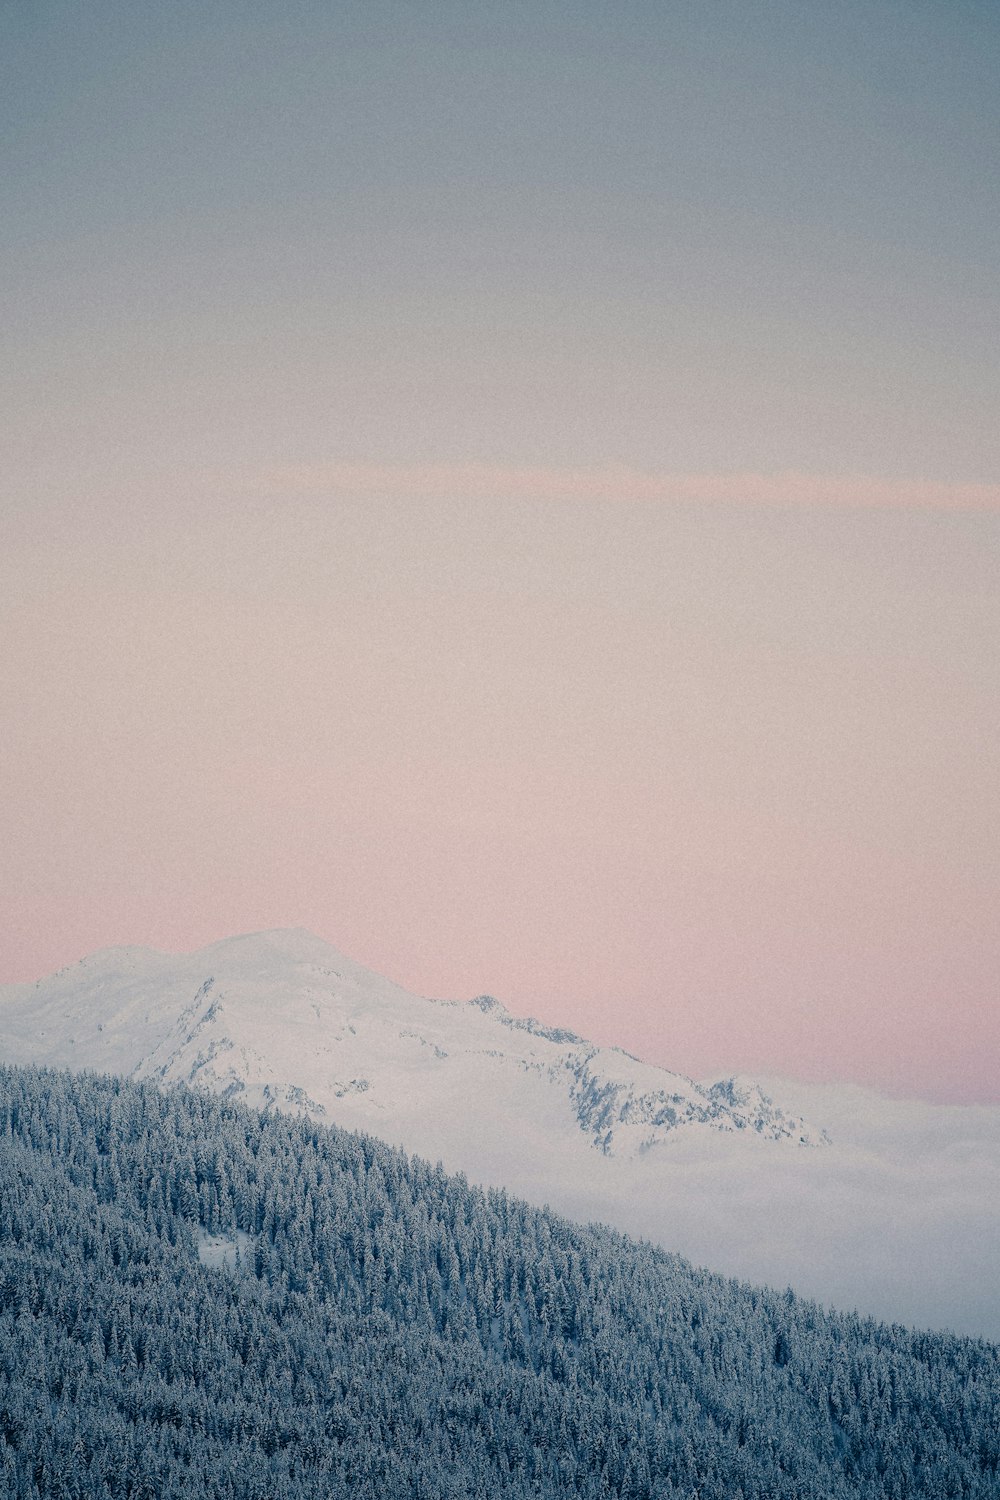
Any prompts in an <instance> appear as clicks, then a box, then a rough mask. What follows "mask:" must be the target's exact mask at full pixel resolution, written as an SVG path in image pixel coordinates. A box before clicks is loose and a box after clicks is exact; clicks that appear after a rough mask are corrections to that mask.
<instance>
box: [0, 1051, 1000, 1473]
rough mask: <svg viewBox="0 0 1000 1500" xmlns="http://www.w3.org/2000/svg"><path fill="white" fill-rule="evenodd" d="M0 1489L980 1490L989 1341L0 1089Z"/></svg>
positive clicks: (304, 1149) (257, 1118)
mask: <svg viewBox="0 0 1000 1500" xmlns="http://www.w3.org/2000/svg"><path fill="white" fill-rule="evenodd" d="M237 1231H240V1233H239V1234H237ZM207 1235H208V1236H219V1237H221V1240H220V1241H217V1243H223V1244H227V1243H231V1244H232V1245H233V1246H234V1247H235V1246H239V1249H240V1254H239V1256H238V1258H235V1257H230V1258H231V1259H234V1258H235V1264H219V1265H216V1266H213V1265H208V1264H203V1256H200V1254H199V1248H200V1247H201V1249H202V1251H204V1245H205V1243H206V1236H207ZM0 1494H2V1495H3V1496H5V1497H6V1496H11V1497H17V1500H20V1497H26V1500H35V1497H58V1500H82V1497H91V1496H94V1497H102V1500H103V1497H113V1500H172V1497H175V1496H176V1497H180V1496H184V1497H185V1500H203V1497H204V1500H215V1497H219V1500H293V1497H294V1500H300V1497H301V1500H306V1497H308V1500H340V1497H348V1496H350V1497H352V1500H375V1497H383V1496H391V1497H397V1496H398V1497H400V1500H403V1497H414V1500H417V1497H420V1500H446V1497H455V1500H457V1497H462V1500H476V1497H490V1500H496V1497H500V1496H502V1497H504V1500H521V1497H527V1496H543V1497H549V1496H552V1497H557V1496H560V1497H561V1496H585V1497H597V1496H603V1497H607V1496H620V1497H623V1500H624V1497H628V1500H694V1497H698V1500H758V1497H759V1500H792V1497H797V1500H825V1497H829V1500H840V1497H848V1496H851V1497H858V1500H877V1497H883V1496H885V1497H894V1500H896V1497H898V1500H903V1497H908V1496H927V1497H935V1500H937V1497H953V1496H954V1497H959V1496H963V1497H964V1496H970V1497H971V1496H982V1497H987V1496H989V1497H995V1496H997V1495H998V1494H1000V1350H998V1349H997V1348H996V1347H995V1346H993V1345H990V1344H987V1343H983V1342H979V1341H976V1340H970V1339H959V1338H954V1337H951V1336H948V1335H941V1334H928V1333H920V1332H913V1331H911V1330H908V1329H905V1328H901V1327H889V1326H885V1325H882V1324H878V1323H875V1322H873V1321H871V1320H868V1319H861V1318H858V1317H854V1316H847V1315H842V1314H829V1313H827V1312H824V1311H823V1310H822V1309H820V1308H819V1307H817V1306H815V1305H813V1304H811V1303H807V1302H803V1301H801V1300H799V1299H797V1298H795V1297H794V1296H793V1295H792V1294H791V1293H786V1294H779V1293H776V1292H772V1291H763V1290H760V1289H755V1288H752V1287H749V1286H745V1285H742V1284H739V1283H736V1282H733V1281H728V1280H725V1279H723V1278H721V1277H719V1276H715V1275H711V1274H709V1273H707V1272H704V1271H699V1270H696V1269H694V1268H692V1267H691V1266H690V1265H688V1264H686V1263H685V1262H683V1261H681V1260H680V1259H678V1258H677V1257H675V1256H672V1255H669V1254H667V1253H665V1252H663V1251H661V1250H658V1249H653V1248H651V1247H650V1246H648V1245H644V1244H636V1243H633V1242H631V1241H629V1240H628V1239H626V1238H625V1237H623V1236H622V1235H619V1234H617V1233H612V1232H611V1231H608V1230H604V1229H600V1228H594V1227H586V1228H585V1227H580V1226H578V1225H574V1224H570V1223H567V1222H565V1221H564V1220H562V1219H559V1218H557V1217H556V1216H554V1215H551V1214H549V1213H545V1212H541V1211H538V1210H536V1209H533V1208H530V1207H528V1206H527V1205H525V1204H524V1203H521V1202H519V1201H516V1200H514V1199H511V1198H509V1197H507V1196H506V1195H504V1194H503V1193H492V1192H490V1193H486V1192H482V1191H480V1190H479V1189H476V1188H474V1187H470V1186H469V1184H468V1183H467V1182H466V1181H465V1180H464V1179H463V1178H461V1177H450V1176H448V1175H446V1174H445V1172H444V1171H443V1170H442V1169H441V1168H434V1167H430V1166H428V1165H427V1164H425V1163H423V1162H420V1161H416V1160H411V1159H410V1158H408V1157H407V1156H405V1155H404V1154H403V1153H401V1152H398V1151H394V1150H391V1149H390V1148H389V1147H387V1146H385V1145H382V1144H380V1143H379V1142H377V1141H374V1140H371V1139H368V1138H365V1137H359V1136H356V1135H351V1134H348V1133H346V1132H343V1131H340V1130H336V1129H330V1128H326V1127H319V1126H316V1125H314V1124H312V1123H310V1122H308V1121H306V1120H300V1119H293V1118H289V1117H286V1116H281V1115H261V1114H258V1113H254V1112H252V1111H248V1110H246V1109H243V1108H241V1107H238V1106H234V1105H232V1104H229V1103H227V1102H224V1101H220V1100H219V1099H216V1098H212V1097H207V1096H203V1095H200V1094H194V1093H190V1092H183V1091H179V1090H175V1091H171V1092H160V1091H158V1090H156V1089H155V1088H152V1087H146V1086H139V1085H135V1084H132V1083H128V1082H126V1081H124V1080H122V1079H109V1078H103V1077H94V1076H87V1075H68V1074H62V1073H49V1072H44V1071H38V1070H26V1069H25V1070H22V1069H0Z"/></svg>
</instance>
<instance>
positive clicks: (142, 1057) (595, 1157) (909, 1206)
mask: <svg viewBox="0 0 1000 1500" xmlns="http://www.w3.org/2000/svg"><path fill="white" fill-rule="evenodd" d="M0 1058H2V1059H3V1060H6V1061H11V1062H20V1063H27V1062H38V1063H47V1064H50V1065H52V1066H56V1067H68V1068H74V1069H82V1068H92V1069H99V1070H101V1071H107V1072H119V1073H124V1074H133V1075H135V1076H137V1077H140V1078H149V1079H153V1080H155V1081H157V1082H162V1083H166V1084H169V1083H187V1084H192V1085H194V1086H196V1087H204V1088H209V1089H213V1090H216V1091H218V1092H221V1093H224V1094H229V1095H231V1096H232V1097H235V1098H239V1099H241V1100H243V1101H245V1102H247V1103H249V1104H253V1105H260V1106H263V1107H276V1108H281V1109H286V1110H288V1109H291V1110H296V1109H299V1110H306V1111H308V1112H309V1113H310V1114H312V1115H313V1116H314V1117H316V1118H317V1119H320V1120H323V1121H328V1122H331V1123H336V1124H339V1125H344V1126H347V1127H348V1128H353V1129H362V1130H366V1131H369V1132H371V1133H372V1134H374V1135H377V1136H380V1137H381V1138H382V1139H384V1140H386V1141H388V1142H390V1143H391V1144H394V1145H402V1146H404V1147H405V1148H406V1149H407V1150H409V1151H411V1152H414V1153H417V1154H419V1155H421V1156H424V1157H429V1158H430V1159H431V1160H438V1159H440V1160H442V1161H443V1162H444V1164H445V1166H446V1167H448V1168H449V1169H450V1170H453V1171H464V1172H465V1173H466V1174H467V1175H468V1176H469V1177H470V1178H471V1179H472V1180H474V1181H479V1182H483V1183H486V1184H488V1185H493V1186H504V1187H507V1188H508V1189H510V1190H511V1191H513V1192H517V1193H519V1194H522V1195H523V1196H525V1197H527V1198H528V1199H530V1200H531V1201H534V1202H537V1203H549V1204H550V1205H551V1206H552V1207H554V1208H556V1209H558V1210H559V1211H561V1212H563V1213H566V1214H569V1215H570V1216H572V1217H576V1218H582V1219H598V1220H602V1221H603V1222H605V1223H610V1224H614V1225H616V1226H618V1227H619V1228H622V1229H626V1230H628V1231H629V1232H631V1233H634V1234H639V1235H643V1236H645V1237H647V1238H649V1239H652V1240H654V1241H657V1242H659V1243H661V1244H663V1245H665V1246H667V1247H668V1248H670V1249H674V1250H677V1251H680V1252H681V1253H682V1254H684V1255H687V1256H689V1257H690V1258H692V1259H694V1260H695V1261H698V1262H700V1263H702V1264H705V1265H708V1266H711V1267H712V1268H713V1269H716V1270H719V1271H724V1272H727V1273H729V1274H733V1275H737V1276H742V1277H744V1278H746V1279H749V1280H755V1281H765V1282H768V1283H770V1284H771V1285H777V1286H779V1287H784V1286H786V1285H792V1286H794V1287H795V1289H796V1290H797V1291H800V1292H802V1293H804V1294H806V1295H810V1296H814V1297H817V1298H818V1299H820V1300H822V1301H824V1302H828V1303H832V1304H833V1305H835V1306H840V1307H844V1308H847V1309H851V1308H854V1307H858V1308H860V1309H861V1310H862V1311H867V1312H872V1313H874V1314H876V1315H878V1316H882V1317H888V1318H895V1319H898V1320H899V1321H902V1322H908V1323H913V1324H922V1325H934V1326H942V1327H953V1328H955V1329H957V1330H958V1331H961V1332H968V1333H980V1334H986V1335H987V1336H990V1337H1000V1289H998V1284H997V1256H996V1245H997V1244H998V1243H1000V1109H995V1108H994V1109H981V1110H972V1109H963V1108H958V1107H953V1108H943V1107H941V1106H934V1105H928V1104H924V1103H921V1102H917V1101H908V1102H906V1103H900V1102H895V1101H887V1100H880V1099H879V1098H878V1096H876V1095H871V1094H868V1093H866V1092H865V1091H863V1090H858V1089H855V1088H850V1087H848V1088H843V1087H834V1086H826V1087H818V1086H811V1085H801V1084H793V1083H791V1082H789V1081H786V1080H779V1081H777V1082H775V1083H774V1084H773V1085H772V1084H768V1083H767V1082H765V1083H764V1084H763V1086H762V1084H761V1082H759V1081H757V1082H754V1081H752V1080H747V1079H742V1078H730V1079H722V1080H720V1081H719V1082H716V1083H713V1084H698V1083H694V1082H692V1081H691V1080H690V1079H688V1078H684V1077H683V1076H681V1075H680V1074H676V1073H671V1072H668V1071H666V1070H664V1069H661V1068H657V1067H654V1066H652V1065H651V1064H647V1063H643V1062H640V1061H638V1060H637V1059H635V1058H632V1057H630V1056H628V1054H626V1053H624V1052H621V1051H617V1050H615V1049H612V1048H599V1047H595V1046H593V1045H592V1044H590V1043H588V1042H586V1041H583V1040H582V1039H581V1038H579V1037H577V1036H575V1035H573V1034H572V1033H571V1032H568V1031H565V1030H554V1029H551V1028H547V1027H544V1026H542V1025H539V1024H538V1023H537V1022H534V1021H528V1020H521V1019H519V1018H516V1017H514V1016H512V1015H510V1014H509V1013H508V1012H507V1011H506V1010H505V1009H504V1008H503V1006H502V1005H500V1004H499V1003H498V1002H497V1001H496V1000H493V999H491V998H489V997H486V996H483V997H480V998H479V999H478V1000H475V1001H470V1002H457V1001H435V1000H424V999H420V998H418V997H417V996H414V995H411V994H408V993H407V992H406V991H405V990H403V989H401V988H400V987H399V986H398V985H395V984H392V983H391V982H390V981H388V980H386V979H382V978H380V977H379V976H377V975H375V974H372V973H371V972H369V971H368V970H366V969H364V968H362V967H361V966H360V965H358V964H355V963H353V962H351V960H349V959H347V958H344V957H343V956H342V955H340V954H339V953H337V951H336V950H335V949H333V948H331V947H329V946H328V945H327V944H326V943H323V942H321V941H320V940H319V939H318V938H315V937H312V936H311V935H310V934H308V933H305V932H300V931H293V932H269V933H261V934H258V935H256V936H251V937H240V938H232V939H228V940H227V941H225V942H221V943H216V944H213V945H212V946H211V947H209V948H206V949H204V950H202V951H201V952H198V953H192V954H184V955H168V954H162V953H153V952H150V951H149V950H145V949H138V948H123V949H113V950H109V951H107V952H103V953H97V954H94V955H92V956H91V957H90V958H88V959H85V960H83V961H82V962H81V963H79V964H76V965H74V966H72V967H71V968H68V969H64V970H62V971H61V972H60V973H58V974H55V975H52V976H51V977H50V978H48V979H44V980H41V981H39V982H38V983H37V984H25V985H14V986H10V987H8V988H6V989H3V990H0ZM806 1121H809V1122H810V1123H808V1124H807V1123H806ZM827 1129H828V1130H829V1132H830V1134H829V1137H827V1135H826V1133H825V1132H826V1130H827ZM831 1142H832V1143H831Z"/></svg>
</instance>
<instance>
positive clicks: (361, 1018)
mask: <svg viewBox="0 0 1000 1500" xmlns="http://www.w3.org/2000/svg"><path fill="white" fill-rule="evenodd" d="M0 993H2V992H0ZM0 1049H2V1053H3V1055H4V1056H5V1057H7V1058H8V1059H10V1060H11V1061H18V1062H29V1061H30V1062H46V1063H50V1064H53V1065H55V1066H59V1067H69V1068H77V1069H79V1068H93V1069H99V1070H101V1071H105V1072H117V1073H125V1074H129V1075H132V1076H134V1077H137V1078H151V1079H155V1080H156V1081H158V1082H161V1083H184V1084H189V1085H191V1086H193V1087H196V1088H209V1089H212V1090H213V1091H215V1092H217V1093H222V1094H226V1095H239V1096H240V1097H241V1098H242V1099H243V1100H244V1101H245V1102H247V1103H250V1104H253V1105H257V1106H260V1107H265V1108H266V1107H269V1106H276V1107H278V1108H281V1109H284V1110H302V1111H305V1112H308V1113H309V1114H311V1115H313V1116H315V1117H316V1118H318V1119H326V1120H333V1121H335V1122H337V1123H338V1124H344V1125H349V1126H351V1127H356V1128H361V1129H366V1130H370V1131H373V1132H375V1133H377V1134H379V1135H382V1136H389V1137H393V1138H398V1139H399V1140H402V1141H404V1143H405V1144H407V1145H408V1146H410V1147H411V1149H416V1148H415V1147H414V1142H420V1143H421V1147H420V1148H421V1149H422V1147H423V1145H425V1144H429V1143H432V1144H433V1145H434V1146H435V1147H436V1148H437V1149H440V1150H441V1151H443V1152H444V1153H445V1154H448V1155H450V1154H451V1149H452V1145H453V1140H454V1138H455V1137H457V1138H459V1139H466V1138H468V1136H469V1134H470V1132H471V1133H473V1134H477V1133H479V1132H480V1131H482V1129H483V1128H484V1126H485V1127H486V1129H487V1130H488V1131H489V1132H490V1133H491V1134H492V1133H496V1134H502V1135H503V1137H504V1138H505V1139H506V1140H508V1141H509V1142H511V1143H513V1142H514V1141H516V1140H520V1141H521V1142H522V1144H523V1145H524V1146H525V1147H526V1148H530V1147H532V1146H533V1145H534V1144H535V1136H536V1133H537V1125H538V1122H540V1121H543V1122H544V1140H545V1142H546V1144H547V1145H548V1146H549V1147H551V1145H552V1144H553V1140H554V1139H556V1138H560V1139H563V1140H564V1141H568V1142H569V1143H571V1144H576V1145H577V1146H578V1147H580V1148H583V1147H585V1148H586V1149H587V1151H588V1152H593V1151H597V1152H600V1153H601V1154H603V1155H605V1156H617V1157H622V1156H624V1157H629V1158H631V1157H636V1156H642V1155H644V1154H646V1153H648V1152H650V1151H653V1150H655V1149H659V1148H661V1147H663V1146H665V1145H666V1144H668V1143H669V1142H670V1141H671V1139H672V1138H673V1137H675V1136H676V1135H677V1133H678V1132H687V1131H690V1130H691V1129H693V1128H694V1129H701V1130H704V1129H707V1130H712V1131H732V1132H735V1131H752V1132H755V1133H756V1134H757V1135H758V1136H760V1137H761V1138H763V1139H766V1140H771V1141H791V1142H794V1143H796V1144H798V1145H801V1146H815V1145H820V1144H823V1143H825V1136H824V1134H823V1132H822V1131H819V1130H817V1129H815V1128H814V1127H812V1126H810V1125H808V1124H806V1122H805V1121H804V1120H803V1119H801V1118H799V1117H798V1116H793V1115H791V1114H789V1113H787V1112H786V1111H785V1110H783V1109H781V1108H780V1106H778V1105H777V1104H775V1103H774V1102H773V1101H772V1100H771V1099H769V1098H768V1097H767V1095H766V1094H765V1093H764V1092H763V1090H761V1089H760V1088H759V1087H756V1086H754V1085H752V1084H749V1085H748V1084H738V1083H737V1081H736V1080H735V1079H725V1080H722V1081H720V1082H717V1083H715V1084H713V1085H711V1086H710V1087H709V1086H703V1085H701V1084H698V1083H694V1082H693V1081H692V1080H691V1079H689V1078H685V1077H683V1076H682V1075H680V1074H679V1073H671V1072H667V1071H665V1070H664V1069H663V1068H657V1067H653V1066H652V1065H650V1064H648V1063H643V1062H640V1061H639V1060H638V1059H637V1058H634V1057H631V1056H629V1055H628V1054H627V1053H625V1052H622V1051H619V1050H617V1049H613V1048H607V1047H597V1046H594V1045H593V1044H592V1043H590V1042H586V1041H584V1040H583V1039H582V1038H581V1037H578V1036H575V1035H574V1034H573V1033H572V1032H570V1031H565V1030H553V1029H551V1028H549V1027H545V1026H542V1025H540V1024H539V1023H538V1022H537V1021H534V1020H521V1019H518V1018H517V1017H515V1016H512V1015H510V1014H509V1012H508V1011H507V1010H505V1009H504V1007H503V1006H502V1005H501V1004H500V1002H499V1001H498V1000H494V999H493V998H491V997H490V996H486V995H484V996H480V997H479V998H478V999H476V1000H473V1001H471V1002H469V1003H462V1002H460V1001H448V1000H425V999H421V998H420V997H418V996H416V995H411V994H408V993H407V991H406V990H403V989H401V988H400V987H399V986H398V985H395V984H392V983H391V982H390V981H389V980H387V979H382V978H381V977H380V976H379V975H377V974H373V973H371V972H370V971H369V970H367V969H364V968H362V967H361V966H360V965H359V964H356V963H353V962H352V961H351V960H350V959H348V958H345V957H343V955H342V954H340V953H338V952H337V951H336V949H334V948H332V947H330V946H329V945H328V944H326V943H324V942H322V941H321V940H320V939H319V938H316V937H313V936H312V935H311V934H310V933H308V932H302V931H292V932H286V931H278V932H265V933H258V934H255V935H252V936H248V937H238V938H231V939H228V940H227V941H225V942H221V943H215V944H213V945H212V946H211V947H209V948H205V949H203V950H202V951H201V952H197V953H190V954H184V955H180V956H171V955H166V954H161V953H154V952H151V951H150V950H147V949H142V948H116V949H111V950H108V951H106V952H103V953H96V954H94V955H93V956H92V957H90V958H86V959H84V960H83V961H82V962H81V963H79V964H76V965H74V966H72V967H71V968H68V969H63V970H62V971H61V972H60V973H58V974H55V975H53V976H52V977H51V978H49V979H44V980H40V981H39V982H38V983H37V984H34V985H21V986H15V987H12V988H11V989H10V990H8V991H7V992H6V993H5V994H3V995H2V1000H0Z"/></svg>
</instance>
